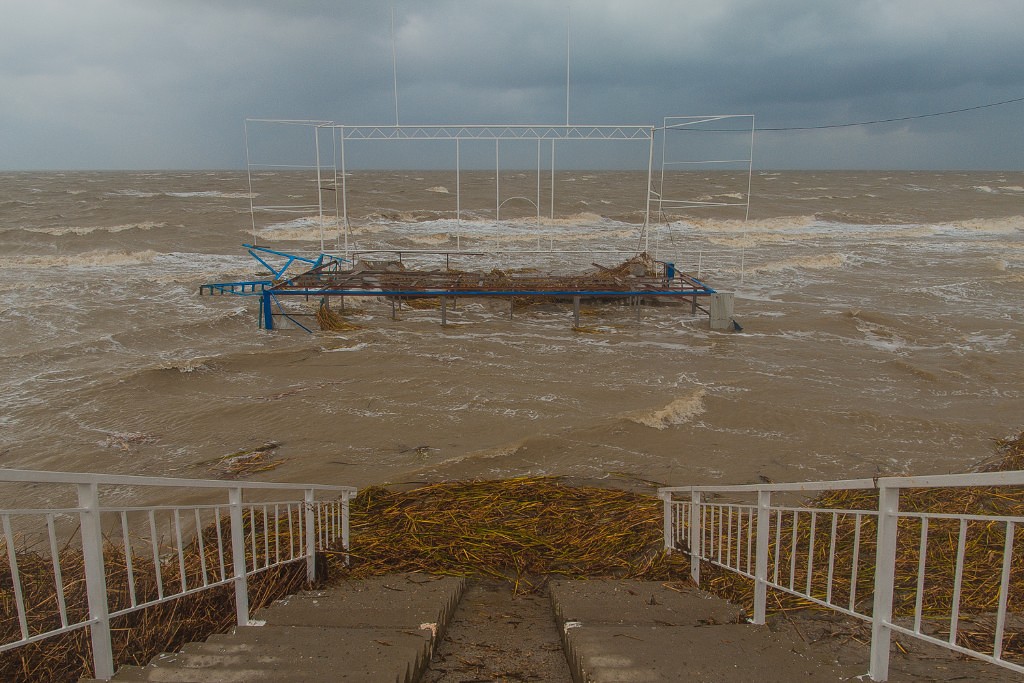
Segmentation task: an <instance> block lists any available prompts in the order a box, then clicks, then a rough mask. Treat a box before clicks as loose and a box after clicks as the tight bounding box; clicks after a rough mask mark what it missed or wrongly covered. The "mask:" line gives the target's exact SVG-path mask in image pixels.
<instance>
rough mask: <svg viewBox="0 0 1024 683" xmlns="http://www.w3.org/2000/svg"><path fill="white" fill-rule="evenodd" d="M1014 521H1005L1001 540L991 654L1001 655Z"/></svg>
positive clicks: (1000, 656)
mask: <svg viewBox="0 0 1024 683" xmlns="http://www.w3.org/2000/svg"><path fill="white" fill-rule="evenodd" d="M1014 528H1015V526H1014V523H1013V522H1007V523H1006V540H1005V541H1004V542H1003V571H1002V574H1001V576H1000V579H999V608H998V610H997V611H996V634H995V642H994V643H993V645H992V656H993V657H995V658H996V659H1002V657H1003V628H1004V627H1005V624H1006V600H1007V598H1008V597H1009V594H1010V563H1011V561H1012V560H1013V535H1014Z"/></svg>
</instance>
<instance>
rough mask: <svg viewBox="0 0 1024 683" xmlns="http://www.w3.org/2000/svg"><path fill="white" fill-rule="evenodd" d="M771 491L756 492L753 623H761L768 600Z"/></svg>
mask: <svg viewBox="0 0 1024 683" xmlns="http://www.w3.org/2000/svg"><path fill="white" fill-rule="evenodd" d="M771 505H772V492H771V491H758V492H757V547H756V549H755V551H754V623H755V624H763V623H764V620H765V613H766V612H767V609H766V607H767V602H768V522H769V520H770V519H771Z"/></svg>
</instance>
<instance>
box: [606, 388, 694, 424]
mask: <svg viewBox="0 0 1024 683" xmlns="http://www.w3.org/2000/svg"><path fill="white" fill-rule="evenodd" d="M704 394H705V391H704V389H698V390H697V391H694V392H693V393H692V394H690V395H689V396H683V397H681V398H677V399H675V400H674V401H672V402H671V403H669V404H668V405H666V406H665V407H663V408H658V409H657V410H651V411H642V412H636V413H631V414H629V415H626V416H625V417H626V419H627V420H629V421H630V422H635V423H636V424H639V425H643V426H645V427H651V428H652V429H668V428H669V427H672V426H674V425H681V424H684V423H686V422H689V421H690V420H692V419H693V418H695V417H696V416H698V415H700V414H701V413H703V412H704Z"/></svg>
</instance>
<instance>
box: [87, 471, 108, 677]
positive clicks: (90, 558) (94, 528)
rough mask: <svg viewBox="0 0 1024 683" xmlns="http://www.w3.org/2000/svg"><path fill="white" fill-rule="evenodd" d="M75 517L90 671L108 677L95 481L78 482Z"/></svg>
mask: <svg viewBox="0 0 1024 683" xmlns="http://www.w3.org/2000/svg"><path fill="white" fill-rule="evenodd" d="M78 507H80V508H82V510H81V512H80V513H79V518H80V519H81V523H82V559H83V562H84V564H85V586H86V592H87V593H88V597H89V619H90V620H91V621H92V623H91V624H90V625H89V632H90V633H91V635H92V662H93V673H94V675H95V676H96V678H99V679H102V680H110V679H111V678H112V677H113V676H114V652H113V648H112V646H111V644H110V611H109V610H110V608H109V606H108V604H107V575H106V571H105V570H104V567H103V527H102V525H101V521H100V495H99V487H98V486H97V485H96V484H79V485H78Z"/></svg>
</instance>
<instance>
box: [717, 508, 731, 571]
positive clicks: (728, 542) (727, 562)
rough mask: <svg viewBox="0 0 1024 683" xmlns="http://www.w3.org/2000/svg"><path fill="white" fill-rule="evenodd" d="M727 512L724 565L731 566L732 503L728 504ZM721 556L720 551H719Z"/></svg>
mask: <svg viewBox="0 0 1024 683" xmlns="http://www.w3.org/2000/svg"><path fill="white" fill-rule="evenodd" d="M728 510H729V514H728V516H727V517H726V522H725V566H726V567H730V568H731V567H732V505H730V506H728ZM719 558H721V553H719Z"/></svg>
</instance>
